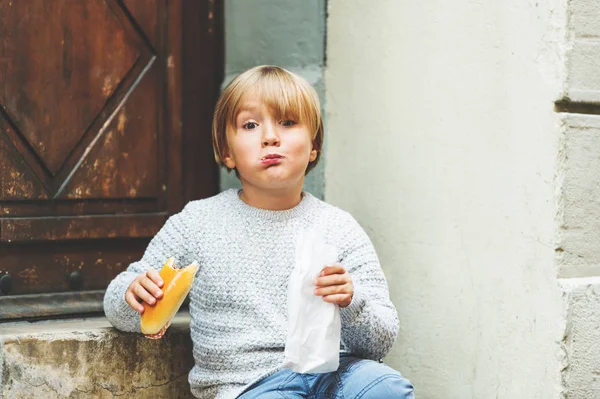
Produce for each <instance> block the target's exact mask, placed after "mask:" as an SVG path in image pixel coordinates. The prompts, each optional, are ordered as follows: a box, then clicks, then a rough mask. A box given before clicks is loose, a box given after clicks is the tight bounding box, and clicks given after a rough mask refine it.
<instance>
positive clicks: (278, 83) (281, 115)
mask: <svg viewBox="0 0 600 399" xmlns="http://www.w3.org/2000/svg"><path fill="white" fill-rule="evenodd" d="M248 93H253V94H256V96H257V98H259V99H260V100H261V101H262V102H263V103H264V104H265V105H266V106H267V108H268V109H269V110H270V111H271V112H272V113H273V115H274V116H275V117H276V118H277V119H278V120H283V119H291V120H295V121H298V122H300V123H302V124H304V125H306V126H307V127H308V129H309V131H310V132H311V140H312V144H313V147H314V149H315V150H317V158H315V160H314V161H312V162H309V164H308V166H307V168H306V171H305V174H307V173H308V172H310V171H311V170H312V169H313V168H314V167H315V166H316V165H317V163H318V162H319V158H320V157H321V149H322V147H323V138H324V134H325V133H324V129H323V118H322V116H321V106H320V104H319V96H318V95H317V92H316V91H315V89H314V88H313V87H312V86H311V85H310V84H309V83H308V82H307V81H306V80H304V79H303V78H301V77H300V76H298V75H296V74H294V73H292V72H290V71H288V70H285V69H283V68H280V67H276V66H270V65H262V66H257V67H254V68H252V69H249V70H247V71H246V72H243V73H241V74H239V75H238V76H236V77H235V78H234V79H233V80H232V81H231V83H229V84H228V85H227V87H225V89H223V92H222V93H221V96H220V97H219V100H218V101H217V105H216V107H215V113H214V116H213V123H212V141H213V149H214V153H215V160H216V161H217V163H218V164H219V165H221V166H223V167H225V168H227V169H228V170H229V171H231V169H229V168H228V167H227V166H226V165H225V164H224V159H225V158H226V157H227V156H228V154H229V145H228V143H227V129H228V128H231V127H232V126H235V120H236V118H237V115H238V113H239V111H240V108H241V106H242V102H243V99H244V96H245V95H246V94H248ZM236 173H237V170H236ZM238 176H239V175H238Z"/></svg>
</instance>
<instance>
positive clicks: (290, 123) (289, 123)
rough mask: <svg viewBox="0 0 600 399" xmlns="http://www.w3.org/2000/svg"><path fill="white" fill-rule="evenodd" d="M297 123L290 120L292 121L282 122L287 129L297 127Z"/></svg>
mask: <svg viewBox="0 0 600 399" xmlns="http://www.w3.org/2000/svg"><path fill="white" fill-rule="evenodd" d="M297 123H298V122H296V121H293V120H290V119H288V120H285V121H282V122H281V124H282V125H283V126H285V127H291V126H294V125H296V124H297Z"/></svg>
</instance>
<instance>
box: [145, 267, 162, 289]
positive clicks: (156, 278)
mask: <svg viewBox="0 0 600 399" xmlns="http://www.w3.org/2000/svg"><path fill="white" fill-rule="evenodd" d="M146 276H148V277H150V280H152V281H153V282H154V284H156V285H157V286H158V287H162V286H163V284H164V282H163V280H162V278H161V277H160V274H159V273H158V270H156V269H149V270H148V271H147V272H146Z"/></svg>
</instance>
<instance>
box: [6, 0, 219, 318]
mask: <svg viewBox="0 0 600 399" xmlns="http://www.w3.org/2000/svg"><path fill="white" fill-rule="evenodd" d="M222 8H223V4H222V2H217V1H214V0H198V1H189V2H188V1H183V0H173V1H166V0H86V1H79V0H55V1H46V0H28V1H10V0H0V275H2V274H4V275H5V274H7V273H9V274H10V275H11V289H10V292H9V293H8V295H10V296H20V295H28V298H29V301H30V302H29V303H31V304H32V306H33V307H32V308H31V309H30V311H28V312H29V313H27V314H29V315H30V316H34V315H35V313H36V312H35V303H36V300H35V299H32V298H34V297H36V296H38V295H46V294H47V293H55V294H56V295H58V294H59V293H61V292H68V291H71V290H73V289H80V290H82V291H83V292H85V291H88V290H101V289H104V288H105V287H106V286H107V284H108V282H109V281H110V280H111V279H112V278H114V276H116V275H117V274H118V273H119V272H120V271H122V270H124V269H125V268H126V267H127V266H128V265H129V264H130V263H132V262H134V261H136V260H138V259H139V258H140V257H141V256H142V254H143V250H144V249H145V247H146V246H147V244H148V242H149V240H150V237H152V236H153V235H154V234H156V232H157V231H158V230H159V229H160V227H161V226H162V225H163V224H164V222H165V220H166V218H167V217H168V215H170V214H173V213H175V212H178V211H179V210H180V209H181V208H182V206H183V205H184V202H187V201H189V200H192V199H198V198H205V197H209V196H211V195H214V194H216V193H217V192H218V173H217V172H218V168H217V166H216V164H215V163H214V160H213V155H212V140H211V130H210V123H211V119H212V112H213V108H214V103H215V101H216V98H217V96H218V93H219V89H220V84H221V81H222V78H223V10H222ZM184 73H185V74H186V76H183V74H184ZM184 87H185V88H186V89H185V90H184ZM160 266H161V265H157V267H160ZM5 281H6V279H5ZM69 281H70V283H69ZM74 282H75V283H74ZM80 282H81V283H82V285H81V286H79V283H80ZM6 295H7V293H4V294H0V300H1V299H2V298H4V297H6ZM44 298H45V297H42V296H39V297H38V299H39V301H45V299H44ZM51 303H53V304H54V305H53V306H59V303H60V301H52V302H51ZM2 306H3V305H2V303H1V302H0V307H2ZM82 306H83V305H82ZM82 306H80V307H79V309H80V310H81V309H83V307H82ZM44 309H45V308H43V307H42V306H40V307H39V309H38V310H39V314H40V315H53V314H59V313H60V312H61V310H60V308H57V309H56V310H52V311H49V312H48V311H47V310H44ZM90 309H91V308H90ZM65 311H66V312H69V311H68V310H65ZM28 317H29V316H28Z"/></svg>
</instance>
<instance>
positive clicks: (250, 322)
mask: <svg viewBox="0 0 600 399" xmlns="http://www.w3.org/2000/svg"><path fill="white" fill-rule="evenodd" d="M315 224H318V225H320V227H321V228H322V229H323V231H324V233H325V240H326V242H327V244H329V245H332V246H333V247H334V248H336V250H337V253H338V262H339V263H341V264H342V265H343V266H344V267H345V268H346V270H348V272H349V273H350V274H351V276H352V280H353V283H354V291H355V292H354V297H353V299H352V303H351V304H350V305H349V306H348V307H346V308H343V309H341V310H340V315H341V320H342V334H341V336H342V350H345V351H348V352H351V353H353V354H355V355H357V356H360V357H363V358H366V359H374V360H378V359H381V358H383V357H384V356H385V355H386V354H387V353H388V351H389V350H390V348H391V347H392V345H393V343H394V341H395V338H396V335H397V333H398V317H397V313H396V309H395V307H394V305H393V304H392V303H391V301H390V299H389V294H388V287H387V283H386V280H385V277H384V274H383V272H382V270H381V266H380V264H379V260H378V258H377V255H376V253H375V249H374V247H373V245H372V243H371V241H370V239H369V237H368V236H367V234H366V233H365V232H364V230H363V229H362V228H361V227H360V225H359V224H358V223H357V222H356V220H355V219H354V218H353V217H352V216H351V215H350V214H349V213H347V212H345V211H343V210H340V209H339V208H336V207H334V206H332V205H329V204H327V203H325V202H323V201H321V200H319V199H317V198H315V197H314V196H312V195H311V194H309V193H303V198H302V200H301V202H300V203H299V204H298V205H297V206H296V207H294V208H292V209H289V210H284V211H271V210H264V209H258V208H254V207H252V206H249V205H247V204H246V203H244V202H243V201H242V200H241V199H240V198H239V193H238V190H236V189H230V190H227V191H224V192H222V193H220V194H218V195H216V196H214V197H211V198H208V199H204V200H198V201H192V202H190V203H188V204H187V205H186V206H185V208H184V209H183V210H182V211H181V212H180V213H178V214H176V215H173V216H172V217H170V218H169V219H168V220H167V222H166V223H165V225H164V226H163V227H162V229H161V230H160V231H159V232H158V233H157V235H156V236H155V237H154V238H153V239H152V241H151V242H150V244H149V246H148V248H147V249H146V251H145V253H144V256H143V257H142V259H141V260H140V261H138V262H135V263H132V264H131V265H130V266H129V267H128V268H127V270H126V271H124V272H122V273H121V274H119V275H118V276H117V277H116V278H115V279H114V280H113V281H112V282H111V283H110V285H109V286H108V288H107V291H106V295H105V297H104V311H105V313H106V317H107V318H108V320H109V321H110V323H111V324H112V325H113V326H114V327H116V328H117V329H119V330H122V331H128V332H140V315H139V314H138V313H137V312H136V311H135V310H133V309H132V308H131V307H130V306H129V305H128V304H127V303H126V302H125V292H126V290H127V288H128V286H129V285H130V284H131V282H132V281H133V280H134V279H135V277H136V276H138V275H139V274H140V273H143V272H145V271H147V270H148V269H150V268H155V269H157V270H160V269H161V268H162V265H163V264H164V262H165V261H166V260H167V258H169V257H171V256H172V257H174V258H175V260H176V264H177V265H179V266H185V265H188V264H190V263H192V262H193V261H196V262H197V263H198V264H199V265H200V269H199V271H198V273H197V275H196V279H195V281H194V284H193V287H192V289H191V290H190V315H191V323H190V333H191V338H192V342H193V355H194V361H195V366H194V367H193V369H192V370H191V371H190V373H189V376H188V379H189V382H190V386H191V390H192V394H193V395H194V396H195V397H197V398H207V399H208V398H211V399H212V398H219V399H220V398H227V399H229V398H235V397H237V396H238V395H239V394H241V393H242V392H243V391H244V390H245V389H246V388H247V387H248V386H249V385H251V384H252V383H254V382H256V381H258V380H260V379H261V378H264V377H266V376H268V375H270V374H272V373H274V372H276V371H277V370H278V369H280V365H281V363H282V361H283V353H284V349H285V342H286V336H287V304H286V300H287V286H288V278H289V275H290V273H291V271H292V269H293V268H294V259H295V243H296V238H297V235H298V232H299V231H300V230H302V229H305V228H309V227H311V226H314V225H315Z"/></svg>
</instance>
